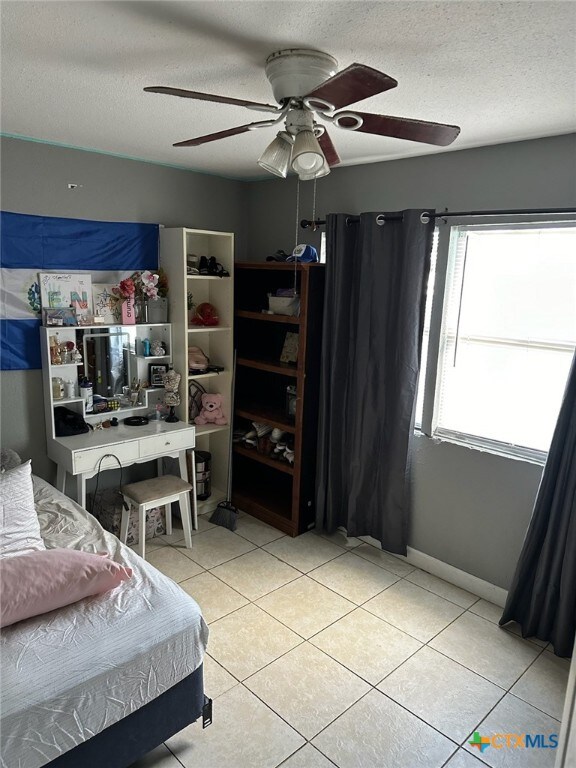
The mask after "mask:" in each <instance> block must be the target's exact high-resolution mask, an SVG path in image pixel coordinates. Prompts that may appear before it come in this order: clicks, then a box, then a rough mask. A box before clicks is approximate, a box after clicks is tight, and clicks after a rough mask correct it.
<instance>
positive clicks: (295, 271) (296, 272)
mask: <svg viewBox="0 0 576 768" xmlns="http://www.w3.org/2000/svg"><path fill="white" fill-rule="evenodd" d="M299 223H300V177H298V180H297V181H296V228H295V232H294V248H296V246H297V245H298V224H299ZM297 277H298V260H297V259H296V258H294V289H293V295H294V296H296V291H297Z"/></svg>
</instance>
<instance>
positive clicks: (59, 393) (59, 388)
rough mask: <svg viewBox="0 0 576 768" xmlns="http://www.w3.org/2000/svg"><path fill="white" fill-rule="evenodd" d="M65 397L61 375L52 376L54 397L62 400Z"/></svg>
mask: <svg viewBox="0 0 576 768" xmlns="http://www.w3.org/2000/svg"><path fill="white" fill-rule="evenodd" d="M63 397H64V383H63V381H62V379H61V378H60V377H59V376H54V377H53V378H52V398H53V399H54V400H62V398H63Z"/></svg>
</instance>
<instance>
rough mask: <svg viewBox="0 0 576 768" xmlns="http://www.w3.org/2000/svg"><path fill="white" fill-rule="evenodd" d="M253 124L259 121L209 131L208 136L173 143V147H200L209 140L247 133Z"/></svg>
mask: <svg viewBox="0 0 576 768" xmlns="http://www.w3.org/2000/svg"><path fill="white" fill-rule="evenodd" d="M253 125H257V123H247V125H239V126H237V127H236V128H228V129H227V130H226V131H218V133H208V134H206V136H198V137H196V138H195V139H187V140H186V141H179V142H178V143H177V144H172V146H173V147H198V146H200V144H207V143H208V142H209V141H218V140H219V139H226V138H228V136H236V135H237V134H239V133H246V131H249V130H250V128H251V127H252V126H253Z"/></svg>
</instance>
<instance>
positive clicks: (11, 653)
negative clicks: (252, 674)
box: [0, 476, 208, 768]
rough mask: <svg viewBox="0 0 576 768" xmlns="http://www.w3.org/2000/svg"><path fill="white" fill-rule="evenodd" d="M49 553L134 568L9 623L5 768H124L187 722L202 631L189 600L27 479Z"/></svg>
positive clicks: (1, 741)
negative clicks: (83, 554)
mask: <svg viewBox="0 0 576 768" xmlns="http://www.w3.org/2000/svg"><path fill="white" fill-rule="evenodd" d="M33 491H34V503H35V506H36V510H37V513H38V518H39V521H40V530H41V534H42V538H43V540H44V543H45V545H46V548H47V549H52V548H55V547H65V548H73V549H81V550H84V551H87V552H92V553H97V552H102V551H106V552H108V553H109V555H110V557H111V559H112V560H114V561H116V562H118V563H121V564H123V565H125V566H128V567H129V568H131V569H132V570H133V574H132V577H131V578H130V579H129V580H128V581H125V582H123V583H122V584H120V586H118V587H116V588H115V589H113V590H111V591H109V592H106V593H104V594H101V595H96V596H94V597H90V598H86V599H84V600H81V601H80V602H77V603H74V604H73V605H69V606H66V607H64V608H59V609H58V610H54V611H51V612H50V613H46V614H43V615H41V616H36V617H33V618H29V619H26V620H25V621H21V622H19V623H16V624H13V625H12V626H8V627H5V628H4V629H3V630H2V635H1V640H0V642H1V648H0V653H1V663H2V667H1V669H2V680H1V682H2V686H1V694H0V712H1V721H0V745H1V758H0V765H1V766H2V768H40V767H41V766H46V765H49V766H50V768H78V766H82V768H103V766H106V768H126V766H129V765H130V764H131V763H132V762H134V761H135V760H137V759H138V758H139V757H141V756H142V755H143V754H145V753H146V752H148V751H150V750H151V749H153V748H154V747H155V746H157V745H158V744H160V743H161V742H162V741H164V740H165V739H167V738H168V737H169V736H171V735H173V734H174V733H176V732H178V731H179V730H181V729H182V728H183V727H185V726H186V725H188V724H189V723H191V722H194V721H195V720H197V719H198V717H200V716H201V714H202V708H203V705H204V703H205V696H204V690H203V679H202V662H203V657H204V652H205V650H206V645H207V640H208V628H207V626H206V624H205V622H204V620H203V618H202V615H201V612H200V609H199V607H198V605H197V604H196V602H195V601H194V600H193V599H192V598H190V597H189V596H188V595H187V594H186V593H185V592H184V591H183V590H182V589H181V588H180V587H179V586H178V585H177V584H175V583H174V582H173V581H171V580H170V579H168V578H167V577H165V576H163V575H162V574H161V573H159V571H157V570H156V569H155V568H154V567H153V566H151V565H150V564H148V563H146V562H144V561H143V560H142V559H141V558H139V557H138V556H137V555H136V554H135V553H134V552H132V550H130V549H129V548H128V547H126V546H125V545H123V544H121V543H120V541H119V540H118V539H117V538H116V537H115V536H113V535H112V534H110V533H108V532H106V531H105V530H104V529H103V528H102V527H101V526H100V524H99V523H98V522H97V521H96V519H95V518H93V517H92V516H91V515H89V514H88V512H87V511H86V510H84V509H82V507H80V506H78V505H77V504H76V503H75V502H73V501H72V500H71V499H69V498H68V497H66V496H64V495H63V494H61V493H60V492H59V491H57V490H56V489H55V488H53V487H52V486H51V485H49V484H48V483H47V482H45V481H44V480H42V479H40V478H37V477H34V476H33Z"/></svg>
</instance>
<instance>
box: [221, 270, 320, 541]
mask: <svg viewBox="0 0 576 768" xmlns="http://www.w3.org/2000/svg"><path fill="white" fill-rule="evenodd" d="M234 269H235V298H234V308H235V347H236V386H235V397H234V415H235V425H236V426H237V427H246V428H248V427H249V426H250V422H253V421H254V422H259V423H265V424H269V425H270V426H272V427H277V428H279V429H281V430H282V431H284V432H285V433H286V436H287V437H290V439H293V442H294V464H293V465H292V464H289V463H287V462H284V461H281V460H279V459H278V458H275V457H274V455H273V454H272V455H270V454H269V453H267V452H266V450H261V445H260V446H259V448H258V449H257V448H253V447H249V446H247V445H245V444H244V443H234V447H233V474H232V478H233V481H232V501H233V503H234V504H236V506H238V507H239V508H240V509H242V510H244V511H245V512H248V513H249V514H251V515H254V517H257V518H259V519H260V520H263V521H264V522H266V523H269V524H270V525H273V526H275V527H276V528H278V529H280V530H281V531H284V533H287V534H289V535H291V536H297V535H298V534H299V533H303V532H304V531H306V530H307V529H308V528H309V527H311V526H312V525H313V524H314V492H315V476H316V439H317V429H318V388H319V376H320V348H321V342H322V313H323V304H324V277H325V270H324V265H322V264H297V265H296V266H295V265H294V264H286V263H278V262H265V263H252V262H236V263H235V265H234ZM294 280H296V284H297V287H298V291H299V293H300V314H299V315H298V316H297V317H292V316H287V315H277V314H274V315H271V314H267V313H266V312H265V311H263V310H267V309H268V294H269V293H274V292H275V291H276V290H277V289H278V288H291V287H293V285H294ZM287 332H291V333H297V334H298V361H297V363H283V362H280V356H281V353H282V349H283V346H284V342H285V339H286V333H287ZM290 385H292V386H295V387H296V408H295V416H294V417H290V416H289V415H288V408H287V396H286V388H287V386H290ZM264 447H265V446H264Z"/></svg>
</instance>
